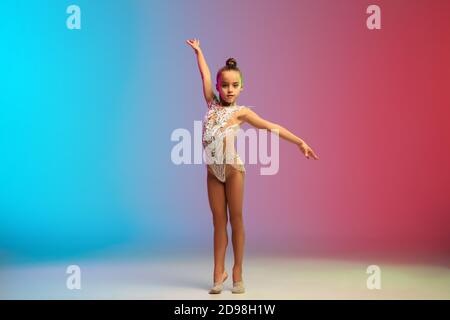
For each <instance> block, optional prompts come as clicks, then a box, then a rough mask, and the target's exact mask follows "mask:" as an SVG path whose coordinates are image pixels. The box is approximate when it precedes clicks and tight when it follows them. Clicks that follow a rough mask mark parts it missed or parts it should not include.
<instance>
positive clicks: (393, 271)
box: [0, 255, 450, 300]
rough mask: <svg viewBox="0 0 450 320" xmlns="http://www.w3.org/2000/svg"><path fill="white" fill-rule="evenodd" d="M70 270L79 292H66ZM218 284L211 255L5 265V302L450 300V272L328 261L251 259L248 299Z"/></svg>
mask: <svg viewBox="0 0 450 320" xmlns="http://www.w3.org/2000/svg"><path fill="white" fill-rule="evenodd" d="M374 264H375V265H377V266H378V267H379V268H380V271H381V273H380V279H381V282H380V284H381V288H380V289H372V290H370V289H368V287H367V279H368V277H369V276H370V275H369V274H368V273H367V272H366V271H367V267H368V266H369V265H374ZM69 265H77V266H79V268H80V277H79V279H80V284H81V289H79V290H77V289H74V290H70V289H68V288H67V284H66V282H67V279H68V277H70V276H71V275H70V274H68V273H66V271H67V268H68V266H69ZM231 266H232V261H227V271H228V273H229V275H230V276H229V278H228V279H227V281H226V282H225V286H224V291H223V292H222V293H221V294H218V295H210V294H208V290H209V288H210V287H211V285H212V264H211V257H209V256H200V255H199V256H194V257H190V258H186V257H185V256H183V257H159V258H146V259H114V260H95V259H93V260H83V261H67V262H64V263H62V262H58V263H55V264H43V263H39V264H21V265H3V266H0V283H1V285H0V299H189V300H196V299H219V300H220V299H450V267H448V266H445V265H429V264H411V263H408V264H399V263H397V264H394V263H383V262H381V261H380V262H378V261H364V262H362V261H350V260H337V259H323V258H286V257H247V258H246V261H245V264H244V268H245V269H244V275H243V277H244V281H245V283H246V293H244V294H233V293H231V291H230V289H231V285H232V277H231Z"/></svg>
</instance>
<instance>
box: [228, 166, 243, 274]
mask: <svg viewBox="0 0 450 320" xmlns="http://www.w3.org/2000/svg"><path fill="white" fill-rule="evenodd" d="M226 173H227V177H226V182H225V193H226V197H227V203H228V210H229V212H230V223H231V228H232V242H233V251H234V266H233V282H237V281H241V280H242V263H243V258H244V242H245V232H244V221H243V216H242V206H243V199H244V178H245V173H244V172H241V171H239V170H237V169H236V168H234V167H232V166H231V165H228V164H227V168H226Z"/></svg>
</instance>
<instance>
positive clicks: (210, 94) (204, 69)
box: [186, 39, 214, 103]
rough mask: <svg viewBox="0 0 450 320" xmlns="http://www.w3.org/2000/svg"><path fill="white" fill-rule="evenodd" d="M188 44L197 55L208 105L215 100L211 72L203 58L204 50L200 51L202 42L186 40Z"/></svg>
mask: <svg viewBox="0 0 450 320" xmlns="http://www.w3.org/2000/svg"><path fill="white" fill-rule="evenodd" d="M186 42H187V44H188V45H190V46H191V47H192V49H194V52H195V54H196V55H197V63H198V68H199V70H200V74H201V76H202V81H203V95H204V96H205V100H206V103H210V102H211V101H212V100H213V99H214V91H213V89H212V81H211V72H210V71H209V68H208V64H207V63H206V60H205V57H204V56H203V52H202V49H200V40H198V39H190V40H186Z"/></svg>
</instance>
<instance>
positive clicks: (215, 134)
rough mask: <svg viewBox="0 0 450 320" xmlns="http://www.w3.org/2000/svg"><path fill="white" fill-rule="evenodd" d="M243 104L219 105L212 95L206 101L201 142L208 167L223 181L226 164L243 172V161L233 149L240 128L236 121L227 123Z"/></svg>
mask: <svg viewBox="0 0 450 320" xmlns="http://www.w3.org/2000/svg"><path fill="white" fill-rule="evenodd" d="M242 108H245V107H244V106H221V105H220V102H219V101H218V99H217V96H216V95H214V99H213V100H212V101H211V102H209V103H208V112H207V113H206V115H205V118H204V120H203V133H202V142H203V148H204V149H205V158H206V159H205V160H206V163H207V166H208V168H209V169H210V170H211V171H212V172H213V173H214V175H215V176H216V177H217V179H219V180H220V181H222V182H225V180H226V175H225V169H226V164H230V165H232V166H233V167H234V168H236V169H238V170H239V171H242V172H245V168H244V163H243V162H242V160H241V158H240V157H239V155H238V154H237V152H236V151H235V149H234V138H235V136H236V133H237V131H238V130H239V128H240V125H239V124H238V123H236V124H233V125H228V120H230V119H231V118H232V115H233V114H234V113H235V112H237V111H239V110H241V109H242Z"/></svg>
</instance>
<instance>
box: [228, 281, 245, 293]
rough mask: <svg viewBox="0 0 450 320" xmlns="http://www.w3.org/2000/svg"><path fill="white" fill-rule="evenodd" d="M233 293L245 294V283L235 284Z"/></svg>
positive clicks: (238, 282)
mask: <svg viewBox="0 0 450 320" xmlns="http://www.w3.org/2000/svg"><path fill="white" fill-rule="evenodd" d="M231 292H232V293H245V286H244V281H242V280H241V281H237V282H233V288H232V289H231Z"/></svg>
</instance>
